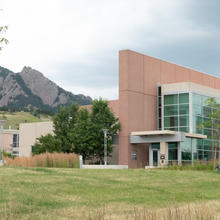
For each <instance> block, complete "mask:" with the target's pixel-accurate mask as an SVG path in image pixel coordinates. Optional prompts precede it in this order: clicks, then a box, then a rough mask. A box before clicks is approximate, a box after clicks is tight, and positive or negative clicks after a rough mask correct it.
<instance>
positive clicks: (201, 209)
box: [0, 201, 220, 220]
mask: <svg viewBox="0 0 220 220" xmlns="http://www.w3.org/2000/svg"><path fill="white" fill-rule="evenodd" d="M219 207H220V202H219V201H212V202H206V203H199V204H188V205H185V206H178V205H176V206H174V207H169V208H163V209H153V210H152V209H149V208H136V207H134V208H133V210H131V211H130V213H129V214H122V215H118V214H114V210H111V214H109V213H108V212H109V210H107V209H106V208H102V209H100V210H95V211H91V210H86V209H85V210H84V211H82V212H78V213H76V212H71V211H69V210H65V213H62V211H61V210H60V211H59V214H58V213H57V214H58V215H57V216H56V217H55V216H54V215H52V216H51V215H50V214H46V213H45V214H46V215H42V214H40V215H39V213H37V211H36V208H35V207H34V206H29V207H26V213H25V214H24V213H20V211H19V210H20V208H22V204H19V205H18V204H16V203H15V202H13V203H10V205H9V206H4V207H3V208H2V209H1V210H0V219H1V220H7V219H11V220H15V219H62V220H64V219H78V220H218V219H220V212H219V211H220V210H219ZM67 213H68V217H67ZM21 214H22V215H21ZM21 216H22V218H21Z"/></svg>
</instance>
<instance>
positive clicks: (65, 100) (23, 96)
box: [0, 67, 92, 111]
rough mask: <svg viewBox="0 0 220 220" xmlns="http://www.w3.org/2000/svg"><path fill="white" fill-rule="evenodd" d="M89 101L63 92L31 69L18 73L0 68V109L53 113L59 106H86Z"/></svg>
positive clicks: (86, 98) (87, 97) (86, 97)
mask: <svg viewBox="0 0 220 220" xmlns="http://www.w3.org/2000/svg"><path fill="white" fill-rule="evenodd" d="M91 101H92V99H91V98H90V97H89V96H84V95H81V94H79V95H74V94H72V93H71V92H68V91H65V90H64V89H62V88H61V87H59V86H58V85H56V84H55V83H54V82H52V81H51V80H49V79H47V78H46V77H45V76H44V75H43V74H42V73H41V72H39V71H37V70H34V69H32V68H31V67H24V68H23V70H22V71H21V72H20V73H14V72H12V71H10V70H8V69H6V68H3V67H0V107H3V106H4V107H7V108H9V109H16V110H21V109H24V108H25V107H26V108H38V109H41V110H52V111H53V110H56V109H57V108H58V107H59V106H60V105H70V104H71V103H73V102H77V103H78V104H79V105H88V104H91Z"/></svg>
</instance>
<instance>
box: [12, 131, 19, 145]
mask: <svg viewBox="0 0 220 220" xmlns="http://www.w3.org/2000/svg"><path fill="white" fill-rule="evenodd" d="M12 147H19V134H13V140H12Z"/></svg>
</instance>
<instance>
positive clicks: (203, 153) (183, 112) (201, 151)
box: [158, 93, 220, 163]
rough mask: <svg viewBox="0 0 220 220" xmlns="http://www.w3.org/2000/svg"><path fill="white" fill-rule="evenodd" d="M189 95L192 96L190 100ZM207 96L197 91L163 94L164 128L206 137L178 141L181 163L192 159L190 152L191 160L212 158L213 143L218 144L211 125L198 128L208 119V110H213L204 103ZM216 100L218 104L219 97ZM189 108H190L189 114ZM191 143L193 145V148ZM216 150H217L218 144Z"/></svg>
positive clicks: (219, 101)
mask: <svg viewBox="0 0 220 220" xmlns="http://www.w3.org/2000/svg"><path fill="white" fill-rule="evenodd" d="M190 97H192V98H191V100H190ZM207 98H209V97H207V96H205V95H201V94H197V93H192V94H191V96H190V94H189V93H179V94H169V95H164V99H163V104H164V106H163V109H164V124H163V125H164V129H165V130H173V131H183V132H186V133H187V132H193V133H199V134H204V135H207V137H208V138H207V139H205V140H202V139H193V140H191V138H187V139H186V141H185V142H181V143H180V146H181V154H182V162H183V163H184V162H185V163H187V162H190V161H191V160H192V153H193V160H200V161H209V160H213V158H214V151H215V144H217V145H218V140H215V138H214V137H213V131H214V130H213V128H212V127H205V128H202V129H201V128H199V125H200V124H201V123H202V122H204V121H206V120H208V116H209V114H210V112H211V111H213V109H212V108H211V107H210V106H208V105H207V104H206V103H205V101H206V100H207ZM216 101H217V103H219V104H220V99H216ZM190 105H191V107H190ZM158 107H159V106H158ZM160 108H161V107H160ZM190 109H192V112H191V115H190ZM190 117H191V120H192V131H190ZM160 121H161V120H160ZM191 145H193V150H192V147H191ZM170 149H171V147H170ZM217 151H219V146H218V148H217ZM170 153H171V152H170ZM217 157H218V153H217Z"/></svg>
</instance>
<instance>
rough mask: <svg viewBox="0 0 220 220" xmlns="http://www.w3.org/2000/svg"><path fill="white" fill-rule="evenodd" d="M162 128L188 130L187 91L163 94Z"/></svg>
mask: <svg viewBox="0 0 220 220" xmlns="http://www.w3.org/2000/svg"><path fill="white" fill-rule="evenodd" d="M164 129H165V130H173V131H184V132H189V93H180V94H172V95H164Z"/></svg>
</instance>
